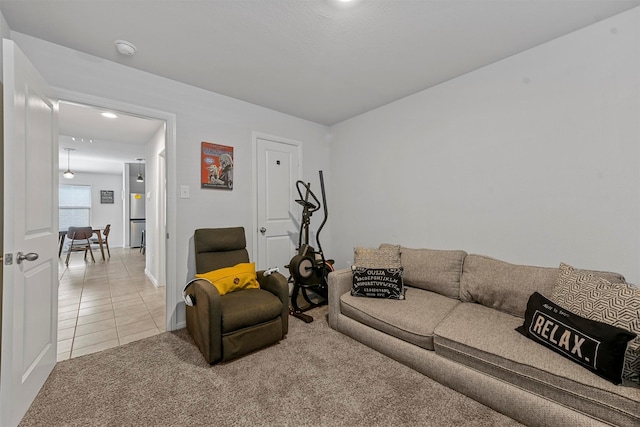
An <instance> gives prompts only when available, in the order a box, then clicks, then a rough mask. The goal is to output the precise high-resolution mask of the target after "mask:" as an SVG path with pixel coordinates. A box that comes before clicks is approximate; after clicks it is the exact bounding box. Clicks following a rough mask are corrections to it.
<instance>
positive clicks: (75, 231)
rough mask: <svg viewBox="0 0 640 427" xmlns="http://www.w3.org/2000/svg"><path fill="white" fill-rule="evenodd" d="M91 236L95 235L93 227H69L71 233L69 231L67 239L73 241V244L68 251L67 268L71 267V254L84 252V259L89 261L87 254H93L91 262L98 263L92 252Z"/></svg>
mask: <svg viewBox="0 0 640 427" xmlns="http://www.w3.org/2000/svg"><path fill="white" fill-rule="evenodd" d="M91 235H93V229H92V228H91V227H69V231H67V237H68V238H69V239H71V244H70V245H69V250H68V251H67V260H66V262H65V264H66V265H67V267H68V266H69V258H70V257H71V252H82V251H84V259H85V260H86V259H87V252H89V253H90V254H91V260H92V261H93V262H96V259H95V258H94V256H93V251H92V250H91V241H90V240H89V239H91Z"/></svg>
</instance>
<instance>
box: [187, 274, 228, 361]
mask: <svg viewBox="0 0 640 427" xmlns="http://www.w3.org/2000/svg"><path fill="white" fill-rule="evenodd" d="M188 293H189V294H190V295H192V296H193V297H194V298H195V305H194V306H193V307H190V306H187V310H186V311H187V329H188V330H189V333H190V334H191V336H192V337H193V340H194V341H195V342H196V345H197V346H198V348H199V349H200V351H201V352H202V354H203V355H204V357H205V359H206V360H207V362H209V363H214V362H216V361H218V360H220V359H221V358H222V315H221V313H222V310H221V308H220V293H219V292H218V289H217V288H216V287H215V286H213V285H211V283H209V282H208V281H206V280H196V281H194V282H193V283H192V284H191V286H190V287H189V289H188Z"/></svg>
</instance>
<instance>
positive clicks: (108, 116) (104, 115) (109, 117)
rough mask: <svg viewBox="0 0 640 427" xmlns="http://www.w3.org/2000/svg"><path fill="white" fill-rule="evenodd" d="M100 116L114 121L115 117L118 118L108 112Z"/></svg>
mask: <svg viewBox="0 0 640 427" xmlns="http://www.w3.org/2000/svg"><path fill="white" fill-rule="evenodd" d="M100 114H101V115H102V117H106V118H108V119H115V118H116V117H118V116H116V115H115V114H113V113H109V112H104V113H100Z"/></svg>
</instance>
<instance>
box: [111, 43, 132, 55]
mask: <svg viewBox="0 0 640 427" xmlns="http://www.w3.org/2000/svg"><path fill="white" fill-rule="evenodd" d="M114 43H115V45H116V49H118V52H120V53H121V54H123V55H127V56H131V55H133V54H134V53H136V50H137V49H136V47H135V46H134V45H133V43H130V42H128V41H126V40H116V41H115V42H114Z"/></svg>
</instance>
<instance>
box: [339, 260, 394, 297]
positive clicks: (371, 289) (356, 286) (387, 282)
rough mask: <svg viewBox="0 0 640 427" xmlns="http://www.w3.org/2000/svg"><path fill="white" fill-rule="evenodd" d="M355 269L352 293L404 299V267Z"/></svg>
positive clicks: (353, 268) (363, 295)
mask: <svg viewBox="0 0 640 427" xmlns="http://www.w3.org/2000/svg"><path fill="white" fill-rule="evenodd" d="M351 269H352V270H353V284H352V286H351V295H353V296H356V297H370V298H387V299H404V293H405V289H404V283H403V282H402V267H400V268H368V267H356V266H353V267H352V268H351Z"/></svg>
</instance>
